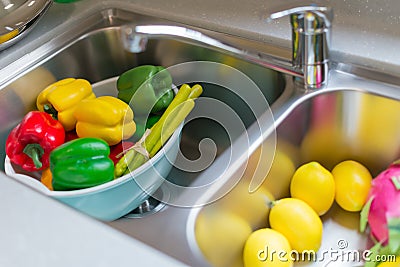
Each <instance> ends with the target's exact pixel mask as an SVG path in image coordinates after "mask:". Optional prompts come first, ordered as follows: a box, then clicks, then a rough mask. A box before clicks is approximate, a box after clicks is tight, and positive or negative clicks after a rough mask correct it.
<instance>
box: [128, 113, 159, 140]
mask: <svg viewBox="0 0 400 267" xmlns="http://www.w3.org/2000/svg"><path fill="white" fill-rule="evenodd" d="M160 118H161V116H160V115H150V116H149V118H148V119H147V120H146V119H143V118H137V119H136V118H135V122H136V132H135V134H134V135H133V136H132V139H133V141H135V142H136V141H138V140H139V139H140V138H141V137H142V136H143V134H144V132H145V131H146V129H150V128H151V127H153V125H154V124H155V123H156V122H157V121H158V120H159V119H160ZM143 121H145V123H144V122H143Z"/></svg>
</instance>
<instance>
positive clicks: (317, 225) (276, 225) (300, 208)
mask: <svg viewBox="0 0 400 267" xmlns="http://www.w3.org/2000/svg"><path fill="white" fill-rule="evenodd" d="M269 223H270V226H271V228H272V229H274V230H276V231H278V232H280V233H282V234H283V235H284V236H285V237H286V238H287V239H288V240H289V244H290V246H291V247H292V249H294V250H296V251H297V252H299V253H302V252H306V251H313V252H317V251H318V249H319V248H320V246H321V241H322V228H323V226H322V221H321V218H320V217H319V216H318V214H317V213H316V212H315V211H314V210H313V209H312V208H311V207H310V206H309V205H308V204H307V203H306V202H304V201H303V200H300V199H297V198H283V199H280V200H277V201H275V202H274V203H273V207H272V208H271V210H270V213H269Z"/></svg>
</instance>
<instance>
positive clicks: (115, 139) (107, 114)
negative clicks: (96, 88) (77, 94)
mask: <svg viewBox="0 0 400 267" xmlns="http://www.w3.org/2000/svg"><path fill="white" fill-rule="evenodd" d="M74 116H75V118H76V120H77V123H76V133H77V135H78V136H79V137H97V138H101V139H103V140H104V141H106V142H107V143H108V144H109V145H110V146H111V145H116V144H118V143H119V142H121V141H122V140H125V139H128V138H130V137H131V136H132V135H133V134H134V133H135V131H136V124H135V122H134V121H133V117H134V114H133V111H132V109H131V108H130V107H129V105H128V104H126V103H125V102H123V101H122V100H120V99H118V98H116V97H112V96H100V97H98V98H95V99H85V100H82V101H81V102H80V103H79V104H78V106H77V107H76V109H75V112H74Z"/></svg>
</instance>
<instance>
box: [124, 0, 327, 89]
mask: <svg viewBox="0 0 400 267" xmlns="http://www.w3.org/2000/svg"><path fill="white" fill-rule="evenodd" d="M329 10H330V9H328V8H323V7H299V8H294V9H289V10H285V11H282V12H278V13H275V14H272V15H271V17H270V19H275V18H278V17H281V16H285V15H291V22H292V29H293V51H292V52H293V53H292V55H293V56H292V60H291V61H287V60H283V59H282V58H279V57H276V56H273V55H265V54H261V53H258V52H257V51H247V50H244V49H240V48H237V47H234V46H232V45H229V44H225V43H223V42H221V41H219V40H216V39H214V38H212V37H209V36H207V35H205V34H203V33H201V32H199V31H196V30H193V29H189V28H186V27H182V26H170V25H132V24H131V25H125V26H123V27H122V28H121V36H122V41H123V44H124V47H125V49H127V50H128V51H130V52H133V53H139V52H143V51H144V50H145V49H146V45H147V41H148V39H151V38H174V39H183V40H185V41H189V42H194V43H200V44H202V45H205V46H207V47H211V48H214V49H217V50H222V51H223V52H225V53H229V54H231V55H234V56H237V57H240V58H244V59H246V60H249V61H252V62H255V63H257V64H260V65H262V66H265V67H267V68H270V69H273V70H277V71H279V72H283V73H286V74H289V75H292V76H294V77H298V78H302V79H303V80H304V85H305V87H306V88H312V89H315V88H320V87H322V86H323V85H324V84H325V83H326V81H327V79H328V71H329V55H328V51H329V39H330V38H329V33H330V31H329V29H330V22H331V20H332V16H331V12H330V11H329Z"/></svg>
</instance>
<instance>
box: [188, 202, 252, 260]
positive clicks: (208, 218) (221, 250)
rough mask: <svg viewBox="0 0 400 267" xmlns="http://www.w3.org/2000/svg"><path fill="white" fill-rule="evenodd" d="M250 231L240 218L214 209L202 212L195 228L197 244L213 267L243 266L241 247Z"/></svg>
mask: <svg viewBox="0 0 400 267" xmlns="http://www.w3.org/2000/svg"><path fill="white" fill-rule="evenodd" d="M252 231H253V230H252V229H251V227H250V225H249V224H248V223H247V222H246V221H245V220H244V219H242V218H241V217H239V216H237V215H235V214H233V213H231V212H224V211H221V210H216V209H208V210H203V211H202V212H201V213H200V214H199V215H198V217H197V220H196V226H195V236H196V240H197V244H198V246H199V248H200V250H201V251H202V253H203V255H204V257H205V258H206V259H207V260H208V261H209V262H210V263H211V264H212V266H215V267H232V266H241V265H243V262H242V253H243V245H244V243H245V242H246V240H247V238H248V237H249V236H250V234H251V233H252Z"/></svg>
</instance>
